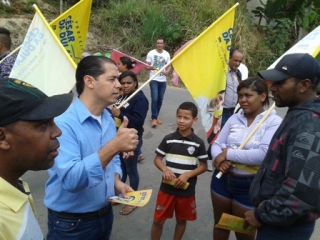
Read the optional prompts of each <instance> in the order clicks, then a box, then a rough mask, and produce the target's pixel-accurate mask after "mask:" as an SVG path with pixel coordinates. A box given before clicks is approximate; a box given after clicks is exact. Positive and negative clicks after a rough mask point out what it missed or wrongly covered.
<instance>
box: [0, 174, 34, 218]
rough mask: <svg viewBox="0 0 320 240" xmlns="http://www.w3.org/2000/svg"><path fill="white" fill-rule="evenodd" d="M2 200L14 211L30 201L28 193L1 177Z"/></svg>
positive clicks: (0, 197) (0, 193)
mask: <svg viewBox="0 0 320 240" xmlns="http://www.w3.org/2000/svg"><path fill="white" fill-rule="evenodd" d="M0 186H1V188H0V202H2V203H3V204H5V205H7V206H8V207H9V208H10V209H11V210H12V211H14V212H18V211H19V209H20V208H21V207H22V206H23V205H24V204H25V203H26V202H27V201H28V195H27V194H24V193H23V192H21V191H20V190H19V189H18V188H15V187H14V186H12V185H11V184H10V183H8V182H7V181H6V180H4V179H3V178H2V177H0Z"/></svg>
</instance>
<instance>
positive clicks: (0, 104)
mask: <svg viewBox="0 0 320 240" xmlns="http://www.w3.org/2000/svg"><path fill="white" fill-rule="evenodd" d="M72 99H73V94H72V93H68V94H61V95H55V96H51V97H48V96H47V95H46V94H45V93H43V92H42V91H40V90H39V89H37V88H36V87H34V86H32V85H31V84H29V83H26V82H24V81H21V80H18V79H12V78H0V127H3V126H6V125H8V124H11V123H14V122H16V121H18V120H26V121H39V120H46V119H50V118H54V117H57V116H59V115H61V114H62V113H63V112H64V111H65V110H67V108H68V107H69V105H70V104H71V102H72Z"/></svg>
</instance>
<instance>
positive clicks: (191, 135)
mask: <svg viewBox="0 0 320 240" xmlns="http://www.w3.org/2000/svg"><path fill="white" fill-rule="evenodd" d="M191 130H192V133H190V134H189V135H188V136H185V137H184V136H182V135H181V134H180V132H179V129H178V128H177V130H176V132H175V138H176V139H182V138H187V139H189V140H193V137H194V132H193V128H191Z"/></svg>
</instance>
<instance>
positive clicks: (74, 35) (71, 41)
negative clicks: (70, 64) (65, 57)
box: [50, 0, 92, 63]
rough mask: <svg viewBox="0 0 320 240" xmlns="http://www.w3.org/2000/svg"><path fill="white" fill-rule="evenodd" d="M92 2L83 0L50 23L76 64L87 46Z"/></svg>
mask: <svg viewBox="0 0 320 240" xmlns="http://www.w3.org/2000/svg"><path fill="white" fill-rule="evenodd" d="M91 5H92V0H81V1H80V2H78V3H77V4H75V5H74V6H72V7H71V8H69V9H68V10H67V11H65V12H64V13H62V14H61V15H60V16H59V17H57V18H56V19H55V20H53V21H52V22H51V23H50V26H51V27H52V29H53V31H54V33H55V34H56V35H57V37H58V38H59V40H60V42H61V44H62V45H63V46H64V47H65V49H66V50H67V52H68V53H69V55H70V56H71V58H72V59H73V61H74V62H75V63H79V61H80V59H81V55H82V52H83V49H84V46H85V44H86V40H87V32H88V28H89V20H90V13H91Z"/></svg>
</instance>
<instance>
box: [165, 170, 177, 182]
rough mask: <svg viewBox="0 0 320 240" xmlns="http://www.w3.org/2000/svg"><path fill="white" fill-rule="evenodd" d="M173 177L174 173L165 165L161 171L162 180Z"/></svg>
mask: <svg viewBox="0 0 320 240" xmlns="http://www.w3.org/2000/svg"><path fill="white" fill-rule="evenodd" d="M175 177H176V175H174V173H173V172H172V171H171V170H169V169H168V168H167V167H166V168H165V169H164V170H163V171H162V178H163V179H164V180H169V181H171V180H172V179H174V178H175Z"/></svg>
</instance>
